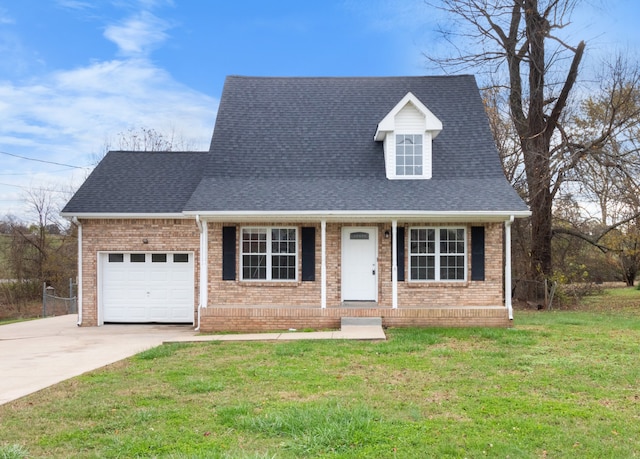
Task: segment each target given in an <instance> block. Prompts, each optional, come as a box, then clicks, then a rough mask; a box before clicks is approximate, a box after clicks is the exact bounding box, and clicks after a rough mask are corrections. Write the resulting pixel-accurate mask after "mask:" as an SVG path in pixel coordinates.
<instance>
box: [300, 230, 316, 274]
mask: <svg viewBox="0 0 640 459" xmlns="http://www.w3.org/2000/svg"><path fill="white" fill-rule="evenodd" d="M302 280H303V281H314V280H316V229H315V228H314V227H312V226H311V227H305V228H302Z"/></svg>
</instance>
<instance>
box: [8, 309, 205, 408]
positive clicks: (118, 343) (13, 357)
mask: <svg viewBox="0 0 640 459" xmlns="http://www.w3.org/2000/svg"><path fill="white" fill-rule="evenodd" d="M76 321H77V316H75V315H67V316H59V317H52V318H47V319H38V320H31V321H28V322H19V323H15V324H9V325H0V404H3V403H7V402H9V401H11V400H15V399H18V398H20V397H23V396H25V395H28V394H30V393H32V392H36V391H38V390H40V389H44V388H45V387H48V386H51V385H53V384H56V383H59V382H60V381H64V380H65V379H69V378H72V377H74V376H78V375H81V374H82V373H86V372H87V371H90V370H95V369H96V368H100V367H103V366H105V365H108V364H110V363H114V362H117V361H118V360H122V359H124V358H127V357H130V356H132V355H134V354H137V353H138V352H142V351H144V350H146V349H150V348H152V347H155V346H158V345H160V344H162V343H163V342H166V341H173V340H176V341H182V340H188V338H189V337H193V336H195V335H196V332H195V331H194V330H193V327H192V326H190V325H104V326H102V327H78V326H77V325H76Z"/></svg>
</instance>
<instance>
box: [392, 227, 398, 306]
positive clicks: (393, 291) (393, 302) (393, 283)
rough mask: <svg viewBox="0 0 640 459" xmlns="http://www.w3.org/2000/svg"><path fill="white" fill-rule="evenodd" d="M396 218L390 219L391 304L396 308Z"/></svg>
mask: <svg viewBox="0 0 640 459" xmlns="http://www.w3.org/2000/svg"><path fill="white" fill-rule="evenodd" d="M397 237H398V220H392V221H391V305H392V307H393V309H397V308H398V243H397V241H396V238H397Z"/></svg>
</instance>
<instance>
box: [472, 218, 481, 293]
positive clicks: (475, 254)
mask: <svg viewBox="0 0 640 459" xmlns="http://www.w3.org/2000/svg"><path fill="white" fill-rule="evenodd" d="M471 280H472V281H483V280H484V226H472V227H471Z"/></svg>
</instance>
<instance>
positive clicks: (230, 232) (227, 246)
mask: <svg viewBox="0 0 640 459" xmlns="http://www.w3.org/2000/svg"><path fill="white" fill-rule="evenodd" d="M222 280H236V227H235V226H223V227H222Z"/></svg>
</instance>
